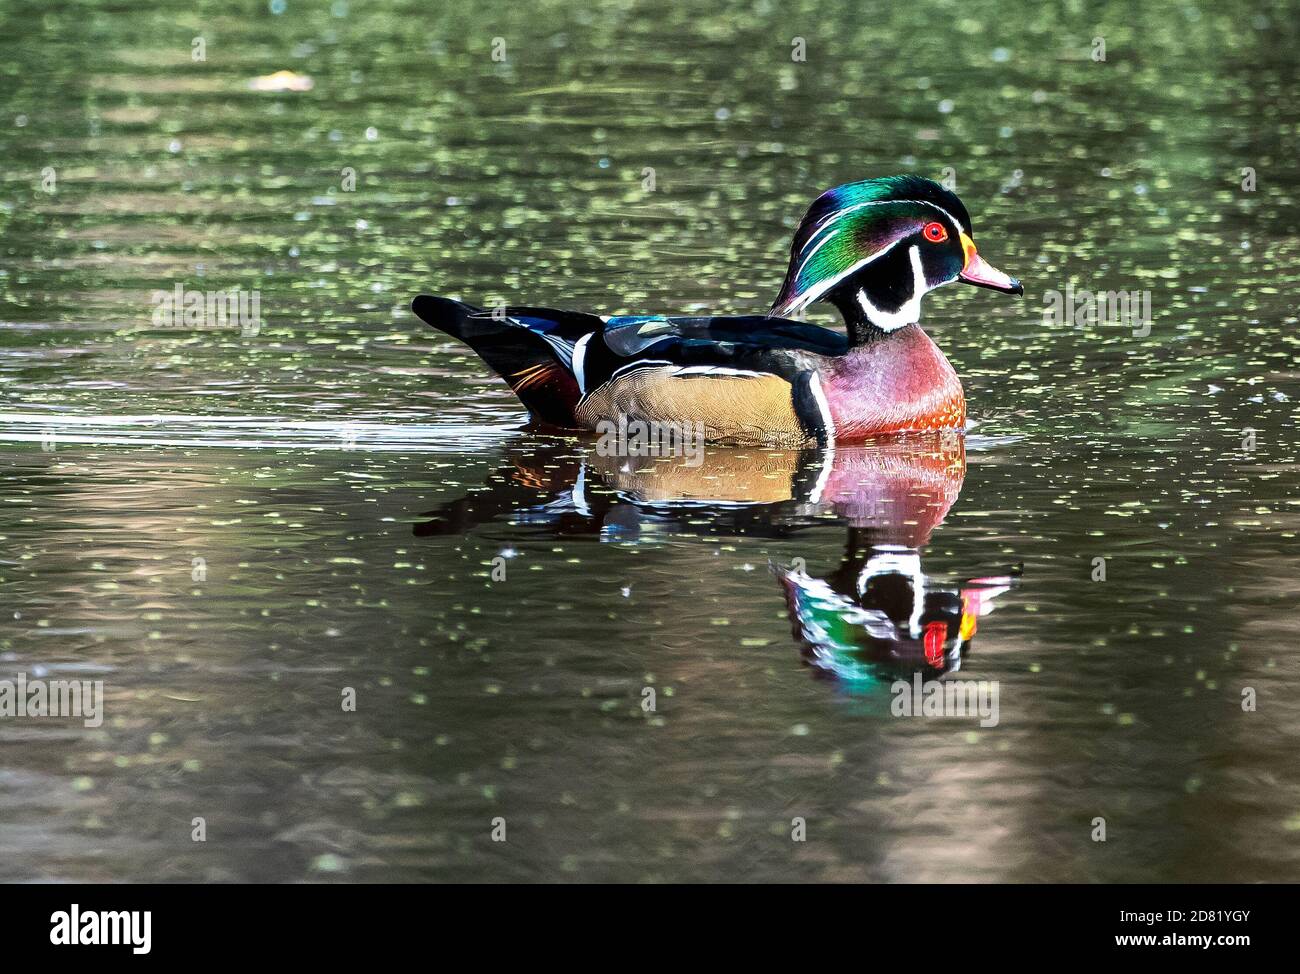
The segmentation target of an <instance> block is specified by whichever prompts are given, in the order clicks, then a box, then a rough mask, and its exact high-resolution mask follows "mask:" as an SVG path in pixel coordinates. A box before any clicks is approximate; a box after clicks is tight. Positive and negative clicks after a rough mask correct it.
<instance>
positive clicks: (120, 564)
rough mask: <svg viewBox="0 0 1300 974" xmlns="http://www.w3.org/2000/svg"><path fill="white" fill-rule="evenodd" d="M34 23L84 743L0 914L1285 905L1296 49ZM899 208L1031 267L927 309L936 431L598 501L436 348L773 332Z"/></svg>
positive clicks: (32, 449) (660, 483)
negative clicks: (988, 897) (1052, 902)
mask: <svg viewBox="0 0 1300 974" xmlns="http://www.w3.org/2000/svg"><path fill="white" fill-rule="evenodd" d="M6 20H7V23H6V26H5V29H4V30H3V31H0V70H3V72H4V82H3V84H0V151H2V152H3V157H4V159H5V171H4V173H3V174H2V175H0V466H2V469H3V476H4V482H3V492H2V494H0V618H2V619H3V623H2V624H0V680H9V681H15V680H17V679H18V677H19V675H22V676H23V677H24V678H25V679H28V680H40V679H50V680H53V679H84V680H102V681H103V693H104V701H103V722H102V724H101V725H100V726H97V727H87V726H85V722H84V721H82V720H80V719H70V718H41V719H37V718H33V717H28V718H18V717H6V718H0V879H2V880H92V881H97V880H104V881H123V880H126V881H144V880H178V881H196V880H218V881H219V880H251V881H293V880H341V881H348V880H369V881H375V880H403V881H411V880H419V881H423V880H565V879H572V880H626V881H677V880H703V879H725V880H733V881H756V880H796V881H805V880H872V881H876V880H888V881H961V882H965V881H992V880H1004V881H1042V880H1054V881H1081V882H1098V881H1121V882H1123V881H1138V880H1154V881H1186V880H1205V881H1259V880H1273V881H1280V880H1291V881H1294V880H1297V879H1300V775H1298V774H1297V769H1298V768H1300V764H1298V763H1297V761H1296V753H1297V750H1298V749H1300V697H1298V696H1297V692H1296V684H1297V679H1300V664H1298V663H1297V656H1296V654H1297V649H1298V645H1297V636H1298V635H1300V624H1298V623H1297V622H1296V613H1295V608H1296V598H1297V595H1300V582H1298V581H1297V579H1300V550H1298V549H1297V542H1296V534H1297V530H1298V529H1300V508H1298V507H1297V503H1298V500H1300V492H1298V491H1297V460H1298V455H1297V438H1296V401H1297V397H1298V396H1300V382H1297V378H1298V372H1297V366H1296V354H1297V346H1298V344H1300V342H1298V339H1297V329H1296V324H1297V308H1296V298H1295V294H1296V285H1297V278H1298V276H1300V275H1297V270H1296V268H1297V258H1298V257H1300V240H1298V237H1297V208H1296V194H1297V191H1300V170H1298V168H1297V166H1298V164H1297V158H1300V157H1298V155H1297V151H1296V150H1297V144H1296V131H1297V123H1298V122H1300V87H1298V86H1297V81H1296V53H1295V52H1296V50H1297V49H1298V46H1297V40H1298V39H1297V36H1296V32H1297V27H1296V20H1295V18H1294V16H1292V15H1291V13H1290V12H1289V11H1287V10H1286V9H1285V8H1284V7H1283V6H1281V5H1268V4H1259V5H1254V6H1250V7H1243V8H1241V9H1235V10H1223V9H1220V7H1219V6H1218V5H1214V4H1209V3H1204V2H1200V3H1197V2H1180V3H1156V4H1154V5H1150V4H1148V5H1143V6H1142V7H1141V8H1140V10H1139V9H1138V8H1131V9H1130V8H1127V7H1108V8H1106V9H1105V10H1104V11H1102V12H1100V13H1099V12H1097V11H1096V10H1094V9H1092V8H1087V7H1085V5H1083V4H1065V5H1061V4H1057V3H1028V4H1022V5H1018V6H1017V8H1016V10H1015V12H1014V13H1011V12H1009V8H1007V7H1005V5H1001V4H996V3H991V2H985V0H970V2H964V3H960V4H955V3H934V4H908V5H901V6H900V5H895V4H889V5H885V4H881V5H879V7H878V8H876V7H863V6H862V5H860V4H848V3H832V2H826V3H810V2H809V3H794V4H784V3H782V4H777V3H771V2H756V3H747V4H739V5H730V6H724V5H719V4H717V3H705V2H701V0H688V2H675V3H672V4H667V3H649V2H630V0H629V2H619V3H607V4H606V3H595V4H591V3H583V4H567V3H546V2H544V3H539V4H528V5H519V4H514V5H506V4H500V5H494V4H485V5H478V4H474V5H459V4H458V5H450V4H448V5H429V4H420V3H393V4H388V5H377V4H369V3H367V4H364V5H363V4H361V3H357V2H352V3H348V2H345V0H337V2H334V3H332V4H331V3H328V2H320V3H307V2H299V0H283V2H281V0H277V2H275V3H272V4H270V5H269V6H268V5H256V4H244V5H234V4H228V3H216V2H206V0H198V2H186V3H179V2H174V0H164V2H161V3H157V4H150V5H148V6H147V8H138V9H137V8H132V7H122V6H121V5H117V4H109V3H78V4H64V3H52V4H41V5H39V6H36V7H32V8H30V9H28V10H10V11H9V12H8V16H7V18H6ZM1097 39H1100V40H1101V41H1102V42H1103V44H1104V52H1102V51H1101V50H1100V48H1099V47H1098V45H1097ZM800 40H802V42H803V43H802V47H801V45H800V43H799V41H800ZM200 41H201V42H202V43H199V42H200ZM1101 53H1104V60H1101V59H1099V58H1098V55H1099V54H1101ZM200 55H202V57H201V58H199V56H200ZM800 56H802V59H799V58H800ZM196 58H199V59H196ZM277 72H289V73H288V74H282V75H277V74H276V73H277ZM257 79H261V80H260V81H258V80H257ZM268 89H269V90H268ZM277 89H279V90H277ZM288 89H298V90H288ZM1243 170H1247V172H1243ZM900 171H915V172H919V173H921V174H923V175H927V176H930V177H932V178H936V179H948V180H949V181H950V182H954V183H955V187H956V191H957V192H958V193H959V195H961V197H962V198H963V200H964V201H965V203H966V204H967V206H968V207H969V209H970V210H971V213H972V215H973V217H974V221H975V230H976V236H977V239H978V240H979V242H980V247H981V252H982V253H984V254H985V255H987V256H988V257H989V259H990V260H992V261H993V262H994V263H995V264H997V265H998V266H999V267H1001V268H1002V269H1004V270H1006V271H1007V272H1008V273H1011V274H1015V275H1016V276H1018V277H1020V278H1021V279H1022V280H1023V281H1024V282H1025V287H1026V295H1025V297H1024V298H1023V299H1016V298H1010V297H1007V296H1005V295H994V294H992V293H989V292H984V291H975V290H974V289H970V288H955V287H954V288H945V289H943V290H941V291H939V292H938V293H936V294H934V295H932V296H930V297H929V298H928V299H927V302H926V314H925V319H924V323H925V327H926V328H927V330H928V331H929V333H930V334H931V335H932V336H933V337H934V338H935V340H936V341H937V342H938V343H939V345H940V346H941V347H942V348H943V350H944V351H945V353H946V354H947V355H948V357H949V358H950V360H951V361H952V362H953V364H954V366H955V367H956V369H957V372H958V373H959V374H960V375H961V377H962V380H963V383H964V385H965V389H966V395H967V398H968V400H969V403H970V409H971V415H972V419H973V420H974V423H975V425H974V427H973V429H972V431H971V432H970V433H969V435H967V436H966V437H964V438H962V437H948V438H940V439H937V440H932V439H919V440H914V441H908V442H902V443H895V444H889V445H883V446H877V447H868V448H862V449H852V450H839V451H835V452H834V453H833V454H822V453H818V452H816V451H811V452H808V453H797V452H780V451H764V450H757V449H751V450H741V449H734V448H733V449H721V448H718V449H710V450H708V451H706V453H705V456H704V459H703V462H702V463H701V464H700V465H698V466H692V465H691V464H689V463H687V462H684V461H683V459H682V458H676V459H672V458H668V459H664V458H659V459H657V460H656V459H654V458H639V459H636V460H629V461H627V462H624V463H621V464H620V463H611V462H609V460H608V459H606V458H602V457H601V456H599V455H598V454H597V453H596V452H595V451H594V450H593V449H592V443H591V442H590V441H586V440H582V439H576V438H575V439H560V438H554V437H544V436H539V435H536V434H533V433H529V432H527V431H526V430H524V429H522V419H523V415H522V412H521V410H520V408H519V406H518V403H517V402H516V401H515V399H514V398H513V396H512V395H511V393H510V392H509V390H508V389H506V387H505V386H504V384H503V383H501V382H500V381H499V380H497V379H495V378H493V377H491V376H490V375H489V374H488V373H487V371H486V370H485V369H484V368H483V367H482V366H481V364H480V363H479V362H478V361H477V360H476V359H475V357H474V356H473V355H472V354H470V353H469V352H468V350H467V349H465V348H464V347H463V346H460V345H458V344H457V343H455V342H454V341H451V340H449V339H447V338H446V337H445V336H442V335H440V334H435V333H433V332H431V331H429V330H428V329H426V328H424V327H423V326H422V325H421V324H420V323H419V321H418V320H417V319H415V317H414V316H413V315H412V314H411V313H410V311H409V310H408V308H409V301H410V299H411V297H412V296H414V295H415V294H417V293H421V292H430V293H435V294H446V295H451V296H457V297H461V298H463V299H465V300H469V301H474V302H477V303H481V304H489V303H492V302H494V301H498V300H505V301H509V302H511V303H526V304H533V305H542V306H553V307H562V308H564V307H569V308H575V309H582V310H591V311H597V312H601V313H608V314H617V313H636V312H662V313H673V312H677V313H682V312H699V311H702V310H707V311H710V312H715V313H737V314H740V313H756V312H762V311H764V310H766V308H767V307H768V305H769V304H770V303H771V300H772V298H773V296H774V295H775V293H776V291H777V288H778V287H779V285H780V282H781V278H782V276H783V273H784V269H785V257H786V250H787V247H788V244H789V237H790V234H791V232H792V230H793V227H794V225H795V222H796V221H797V220H798V218H799V216H800V215H801V214H802V212H803V210H804V208H805V207H806V206H807V204H808V203H809V202H810V201H811V200H812V199H813V198H814V197H815V196H816V195H817V194H818V193H820V192H821V191H822V190H824V189H825V188H827V187H830V186H833V185H836V184H838V183H842V182H846V181H850V180H855V179H861V178H866V177H868V176H875V175H883V174H887V173H892V172H900ZM1245 187H1251V188H1245ZM178 285H179V286H181V287H182V288H184V289H189V290H202V291H208V290H230V289H235V288H239V289H243V290H244V291H245V292H250V291H255V292H257V293H258V295H259V298H260V313H261V317H262V319H263V321H262V324H261V327H260V328H257V329H244V330H243V331H241V330H240V329H239V328H237V327H233V326H226V327H218V328H194V327H188V326H186V325H185V323H184V322H169V321H161V322H160V321H159V319H158V318H157V317H156V316H155V311H156V308H157V307H158V301H157V300H156V298H155V292H157V291H163V292H171V291H173V289H174V288H175V287H177V286H178ZM1097 291H1124V292H1127V293H1132V294H1134V295H1135V296H1142V295H1146V296H1147V299H1148V300H1149V302H1150V305H1149V306H1150V311H1151V313H1150V316H1149V320H1147V321H1143V320H1140V317H1141V316H1139V319H1134V320H1100V319H1098V320H1092V319H1089V318H1088V317H1087V316H1086V310H1087V304H1086V295H1083V294H1082V292H1097ZM958 292H960V293H958ZM1054 294H1059V295H1061V298H1060V300H1061V301H1062V302H1065V301H1067V299H1068V301H1069V310H1070V311H1071V312H1073V311H1074V310H1075V309H1076V308H1082V309H1083V312H1084V313H1081V314H1080V316H1079V318H1078V320H1073V315H1072V314H1071V315H1069V316H1065V315H1064V314H1062V315H1055V316H1054V315H1052V314H1045V313H1044V310H1045V309H1051V308H1052V307H1053V306H1054V303H1055V302H1056V301H1057V298H1056V297H1054ZM1139 306H1140V301H1139ZM1065 317H1069V318H1070V319H1071V320H1063V318H1065ZM813 318H814V320H818V321H822V322H824V323H830V322H831V318H830V316H828V315H827V314H825V313H824V312H821V311H817V312H815V313H814V315H813ZM918 673H919V674H922V676H924V677H925V678H927V679H932V678H935V677H937V676H939V675H940V674H946V676H945V678H946V679H949V680H951V679H953V678H961V679H969V680H978V681H985V682H986V685H990V686H991V684H992V683H993V682H996V683H997V685H998V698H997V699H998V715H997V722H996V724H991V725H988V726H985V724H986V723H987V722H984V721H981V720H980V719H979V718H978V717H964V718H963V717H947V718H929V719H927V718H922V717H905V716H903V717H900V716H895V714H894V712H893V710H894V703H893V702H894V700H895V695H894V692H893V691H892V690H891V687H892V684H893V682H894V681H895V680H897V679H900V678H902V679H908V680H910V679H911V678H912V676H913V674H918ZM349 693H351V694H353V695H354V696H355V710H351V709H345V706H344V702H345V701H346V700H347V699H348V695H349ZM196 819H202V820H203V822H202V824H201V825H199V824H196V822H195V820H196ZM1099 819H1103V820H1104V828H1105V841H1097V839H1098V838H1099V834H1098V820H1099ZM796 820H800V822H799V823H796ZM199 828H201V829H203V830H204V831H205V838H206V841H203V842H197V841H194V833H195V830H196V829H199ZM503 829H504V832H505V835H504V838H505V841H494V835H493V833H494V830H495V831H496V832H497V835H496V836H495V838H502V835H501V834H500V832H501V831H502V830H503ZM796 829H802V835H801V836H800V837H801V838H803V840H804V841H794V840H793V838H792V833H793V832H794V831H795V830H796Z"/></svg>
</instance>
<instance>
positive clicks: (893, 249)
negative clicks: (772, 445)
mask: <svg viewBox="0 0 1300 974" xmlns="http://www.w3.org/2000/svg"><path fill="white" fill-rule="evenodd" d="M957 280H962V281H965V282H967V283H969V284H976V285H979V286H981V287H989V288H993V289H994V290H999V291H1007V292H1010V293H1022V291H1021V287H1020V282H1019V281H1016V280H1015V279H1014V278H1011V277H1008V276H1007V275H1006V274H1003V273H1002V272H1001V271H998V270H996V269H994V268H993V267H991V266H989V265H988V264H987V263H986V262H985V261H984V260H983V259H982V258H981V257H980V256H979V254H978V253H977V252H976V250H975V243H974V240H973V239H972V230H971V219H970V213H968V212H967V210H966V206H965V205H964V204H963V203H962V201H961V200H960V199H958V197H957V194H956V193H953V192H952V191H950V190H948V189H945V188H944V187H943V186H941V185H940V184H939V183H936V182H935V181H934V180H932V179H925V178H924V177H921V176H907V175H905V176H885V177H882V178H879V179H866V180H863V181H861V182H857V183H846V184H845V185H843V186H837V187H835V188H834V189H832V190H828V191H827V192H825V193H823V194H822V195H821V196H820V197H818V198H817V200H816V201H815V202H814V203H813V205H812V206H811V207H809V208H808V212H807V213H806V214H805V215H804V218H803V220H802V221H801V222H800V224H799V227H798V229H797V230H796V231H795V235H794V241H793V243H792V244H791V246H790V267H789V270H788V271H787V272H786V277H785V283H784V284H783V285H782V287H781V292H780V294H778V295H777V299H776V302H775V303H774V304H773V306H772V313H773V314H777V315H782V316H786V315H798V314H801V313H802V312H803V311H804V309H806V308H807V307H808V305H810V304H812V303H813V302H815V301H830V302H831V303H832V304H834V305H836V306H837V307H838V308H839V309H840V311H841V312H842V313H843V315H844V317H845V320H846V322H847V323H848V324H849V326H850V328H853V327H854V326H855V325H861V326H862V327H863V328H864V329H871V328H874V329H879V330H880V331H885V332H888V331H893V330H895V329H897V328H900V327H903V326H905V325H909V324H915V323H916V322H917V321H919V320H920V305H921V299H922V298H923V297H924V296H925V294H926V293H927V292H929V291H931V290H933V289H934V288H936V287H939V286H940V285H942V284H947V283H949V282H951V281H957Z"/></svg>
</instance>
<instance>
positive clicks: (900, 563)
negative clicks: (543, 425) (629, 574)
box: [415, 434, 1013, 683]
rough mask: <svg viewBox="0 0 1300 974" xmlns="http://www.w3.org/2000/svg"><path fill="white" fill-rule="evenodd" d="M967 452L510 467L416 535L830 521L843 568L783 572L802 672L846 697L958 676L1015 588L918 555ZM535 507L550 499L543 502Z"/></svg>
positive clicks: (528, 458)
mask: <svg viewBox="0 0 1300 974" xmlns="http://www.w3.org/2000/svg"><path fill="white" fill-rule="evenodd" d="M965 473H966V454H965V443H964V440H963V438H962V437H960V436H954V435H951V434H947V435H942V436H941V435H938V434H936V435H934V436H925V437H917V438H909V439H907V440H895V441H890V442H882V443H877V444H869V445H865V446H861V447H854V448H849V449H846V448H841V449H837V450H827V451H823V452H811V451H777V450H762V449H754V448H748V449H742V448H723V447H710V448H709V449H707V450H706V451H704V453H703V455H702V457H694V458H692V457H682V456H669V457H656V456H634V457H627V456H621V457H610V456H601V455H599V453H595V452H593V453H588V454H581V453H576V452H574V451H572V450H567V451H566V449H565V448H562V447H558V446H557V447H548V448H540V447H537V446H533V447H531V448H529V449H528V450H526V451H516V452H514V453H513V454H512V456H511V458H510V462H509V463H508V464H507V465H506V466H505V467H503V468H502V469H500V470H498V471H496V472H495V473H494V474H493V475H492V476H491V477H490V478H489V482H488V489H487V490H485V491H480V492H477V493H473V494H470V495H468V496H467V497H465V498H463V499H461V500H459V501H454V502H452V503H450V504H446V505H444V506H442V507H440V508H438V509H437V510H435V511H431V512H429V514H428V515H427V516H428V517H429V520H427V521H425V522H423V523H421V524H417V525H416V527H415V533H416V534H417V535H444V534H459V533H462V532H464V531H465V530H468V529H469V528H470V527H473V526H474V525H475V524H478V523H482V522H485V521H489V520H495V519H498V518H505V519H509V520H511V521H513V522H514V523H516V524H520V525H545V526H546V528H547V529H548V530H549V531H550V532H551V533H554V534H561V535H573V534H599V535H600V536H601V538H602V539H606V540H613V541H629V540H637V539H642V538H645V537H649V536H656V535H663V534H693V535H700V536H714V537H716V536H719V535H731V536H735V535H741V536H747V537H766V538H790V537H794V536H796V535H797V533H799V532H801V531H802V530H803V529H806V528H809V527H812V526H814V525H818V524H825V523H826V519H828V518H834V519H836V520H838V521H839V522H840V523H843V524H845V525H847V531H848V537H847V541H846V544H845V548H844V552H843V555H842V557H841V560H840V563H839V565H838V567H836V568H835V569H833V570H832V571H830V572H829V573H828V574H825V575H817V574H813V573H812V572H811V571H810V569H809V565H808V561H807V560H806V559H804V558H802V557H795V558H793V559H791V560H790V561H789V562H788V563H787V564H783V565H778V566H774V568H773V572H774V574H775V576H776V578H777V579H778V580H779V582H780V585H781V588H782V590H783V592H784V594H785V599H786V604H787V607H788V609H789V613H790V620H791V623H792V627H793V631H794V635H795V638H796V640H797V642H798V643H799V645H800V649H801V652H802V655H803V657H804V659H805V660H806V661H807V662H808V663H809V664H810V665H811V666H813V667H814V668H815V669H816V670H817V671H818V672H819V673H821V674H824V675H827V676H830V677H834V678H836V679H839V680H842V681H846V682H849V683H857V682H864V681H865V682H872V683H874V682H875V681H878V680H892V679H895V678H896V677H897V676H898V675H900V674H910V673H912V672H917V671H926V672H928V673H929V674H938V673H942V672H946V671H949V670H954V669H957V668H958V667H959V666H960V665H961V661H962V658H963V656H964V655H965V654H966V653H967V652H968V651H969V649H970V645H971V640H972V637H973V636H974V635H975V630H976V626H977V624H978V619H979V617H980V616H981V615H983V614H985V613H987V612H988V611H989V610H990V609H991V608H992V603H993V600H994V599H995V598H996V597H997V596H998V595H999V594H1001V593H1002V592H1004V591H1006V589H1007V588H1008V587H1009V586H1010V585H1011V583H1012V575H1013V572H1009V571H1001V572H989V573H987V574H986V575H985V576H983V577H978V578H973V579H969V580H966V581H963V582H959V583H948V584H944V583H941V582H938V581H936V580H935V579H934V578H931V577H928V576H927V575H926V574H925V572H924V571H923V570H922V566H921V550H922V548H923V547H924V546H925V545H926V544H927V543H928V542H929V539H930V535H931V533H932V532H933V531H934V529H935V528H936V527H937V526H938V525H939V523H940V522H941V521H942V520H943V518H944V516H945V515H946V514H947V513H948V509H949V508H950V507H952V505H953V503H954V502H955V501H956V500H957V496H958V494H959V493H960V491H961V487H962V481H963V479H964V478H965ZM539 494H541V495H542V496H543V497H544V498H545V499H544V500H540V501H539V496H538V495H539Z"/></svg>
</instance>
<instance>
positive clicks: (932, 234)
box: [922, 223, 948, 243]
mask: <svg viewBox="0 0 1300 974" xmlns="http://www.w3.org/2000/svg"><path fill="white" fill-rule="evenodd" d="M922 233H924V234H925V239H926V240H929V241H930V242H931V243H943V242H944V241H945V240H947V239H948V231H947V230H946V229H945V228H944V225H943V224H942V223H927V224H926V225H925V229H924V230H923V231H922Z"/></svg>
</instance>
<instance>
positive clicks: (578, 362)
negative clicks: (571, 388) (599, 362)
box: [573, 331, 596, 394]
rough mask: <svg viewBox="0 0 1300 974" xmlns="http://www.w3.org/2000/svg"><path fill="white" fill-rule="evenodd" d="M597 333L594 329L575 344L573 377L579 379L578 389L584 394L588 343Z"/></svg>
mask: <svg viewBox="0 0 1300 974" xmlns="http://www.w3.org/2000/svg"><path fill="white" fill-rule="evenodd" d="M595 334H596V333H595V332H594V331H593V332H588V333H587V334H585V335H583V336H582V337H581V338H579V339H578V341H577V342H576V343H575V344H574V346H573V377H574V378H575V379H577V380H578V391H579V392H580V393H584V394H585V393H586V391H587V383H586V377H585V376H584V375H583V369H582V367H583V364H584V363H585V361H586V358H587V343H588V342H589V341H591V339H592V337H593V336H594V335H595Z"/></svg>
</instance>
